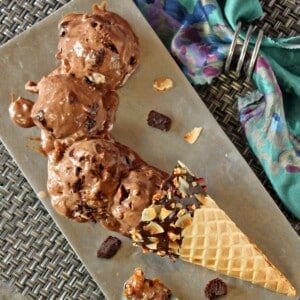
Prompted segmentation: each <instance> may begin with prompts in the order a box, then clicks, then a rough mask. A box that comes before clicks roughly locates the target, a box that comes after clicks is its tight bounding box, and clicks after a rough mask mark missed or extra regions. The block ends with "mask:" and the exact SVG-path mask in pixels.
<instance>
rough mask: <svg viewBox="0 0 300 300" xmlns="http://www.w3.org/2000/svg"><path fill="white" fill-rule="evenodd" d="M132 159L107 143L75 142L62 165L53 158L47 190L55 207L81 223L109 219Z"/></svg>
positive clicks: (50, 160) (49, 164) (49, 169)
mask: <svg viewBox="0 0 300 300" xmlns="http://www.w3.org/2000/svg"><path fill="white" fill-rule="evenodd" d="M133 159H134V157H130V156H125V155H123V153H121V152H120V149H119V148H118V147H116V145H114V143H113V141H108V140H104V139H91V140H85V141H78V142H75V143H74V144H73V145H71V146H70V147H69V148H68V149H67V150H66V152H65V153H64V156H63V158H62V159H61V160H60V161H59V162H55V161H54V162H53V161H52V156H50V157H49V161H48V182H47V187H48V192H49V194H50V195H51V199H52V204H53V207H54V208H55V209H56V211H57V212H58V213H60V214H62V215H65V216H67V217H69V218H72V219H75V220H76V221H79V222H84V221H88V220H94V221H96V220H99V219H103V218H106V217H107V216H108V215H109V208H110V206H111V205H112V203H111V199H112V197H113V196H114V194H115V192H116V190H117V189H118V186H119V182H120V178H122V177H123V176H126V175H127V174H128V172H129V165H130V160H133Z"/></svg>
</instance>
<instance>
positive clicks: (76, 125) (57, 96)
mask: <svg viewBox="0 0 300 300" xmlns="http://www.w3.org/2000/svg"><path fill="white" fill-rule="evenodd" d="M37 90H38V93H39V96H38V100H37V101H36V103H35V104H34V105H33V108H32V111H31V117H32V119H33V121H34V123H35V124H36V125H37V126H38V127H39V128H41V129H42V131H43V134H42V137H43V138H42V145H46V144H47V143H48V144H51V145H52V144H53V142H54V140H57V139H66V138H70V137H73V141H74V140H76V139H78V137H86V136H91V135H97V134H100V133H101V132H103V131H109V130H111V128H112V127H113V123H114V121H115V114H116V110H117V107H118V103H119V98H118V95H117V93H115V92H114V91H108V90H106V89H105V88H104V87H94V86H92V85H90V84H87V83H86V82H85V81H84V80H82V79H78V78H75V77H73V76H69V75H54V76H47V77H43V78H42V80H41V81H40V82H39V83H38V85H37ZM45 139H46V142H45ZM49 141H51V142H49ZM73 141H72V142H73ZM51 148H53V146H44V147H43V149H44V150H45V152H49V150H51Z"/></svg>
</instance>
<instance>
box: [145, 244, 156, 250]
mask: <svg viewBox="0 0 300 300" xmlns="http://www.w3.org/2000/svg"><path fill="white" fill-rule="evenodd" d="M146 246H147V248H148V249H150V250H157V243H152V244H147V245H146Z"/></svg>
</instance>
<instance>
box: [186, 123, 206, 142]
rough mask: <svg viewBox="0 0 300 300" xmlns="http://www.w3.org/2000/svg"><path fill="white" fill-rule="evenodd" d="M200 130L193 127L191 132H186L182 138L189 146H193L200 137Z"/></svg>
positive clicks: (200, 128)
mask: <svg viewBox="0 0 300 300" xmlns="http://www.w3.org/2000/svg"><path fill="white" fill-rule="evenodd" d="M202 130H203V128H202V127H195V128H194V129H192V130H191V131H189V132H187V133H186V134H185V135H184V137H183V138H184V140H185V141H186V142H188V143H190V144H194V143H195V142H196V141H197V139H198V137H199V136H200V134H201V132H202Z"/></svg>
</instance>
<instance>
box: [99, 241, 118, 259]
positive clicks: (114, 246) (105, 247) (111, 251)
mask: <svg viewBox="0 0 300 300" xmlns="http://www.w3.org/2000/svg"><path fill="white" fill-rule="evenodd" d="M121 243H122V242H121V240H120V239H118V238H117V237H114V236H108V237H107V238H106V239H105V240H104V242H103V243H102V244H101V246H100V248H99V250H98V251H97V257H102V258H111V257H112V256H114V255H115V254H116V253H117V252H118V250H119V249H120V247H121Z"/></svg>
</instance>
